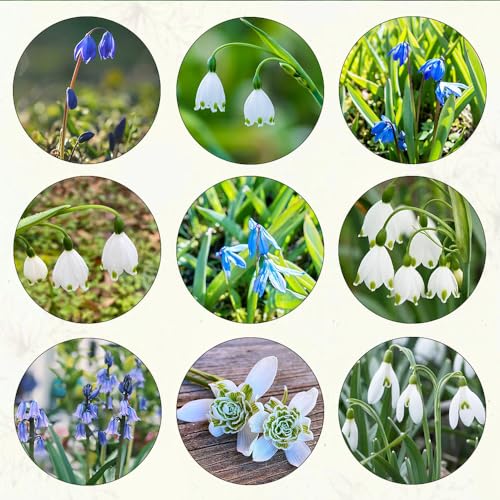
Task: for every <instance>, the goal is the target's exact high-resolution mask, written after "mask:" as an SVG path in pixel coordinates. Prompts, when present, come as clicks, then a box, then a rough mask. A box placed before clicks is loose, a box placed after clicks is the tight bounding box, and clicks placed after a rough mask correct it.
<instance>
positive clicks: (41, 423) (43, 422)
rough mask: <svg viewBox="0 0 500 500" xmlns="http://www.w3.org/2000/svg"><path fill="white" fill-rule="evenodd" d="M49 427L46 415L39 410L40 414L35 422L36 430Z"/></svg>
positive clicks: (41, 409) (43, 411) (42, 410)
mask: <svg viewBox="0 0 500 500" xmlns="http://www.w3.org/2000/svg"><path fill="white" fill-rule="evenodd" d="M48 426H49V419H48V418H47V414H46V413H45V410H44V409H43V408H40V414H39V416H38V418H37V419H36V420H35V427H36V430H37V431H38V430H40V429H46V428H47V427H48Z"/></svg>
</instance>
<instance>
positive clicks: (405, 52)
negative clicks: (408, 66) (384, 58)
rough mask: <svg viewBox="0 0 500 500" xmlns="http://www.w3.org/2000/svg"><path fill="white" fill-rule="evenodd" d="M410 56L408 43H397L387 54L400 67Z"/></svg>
mask: <svg viewBox="0 0 500 500" xmlns="http://www.w3.org/2000/svg"><path fill="white" fill-rule="evenodd" d="M409 54H410V44H409V43H408V42H401V43H398V44H397V45H396V46H395V47H393V48H392V49H391V50H390V51H389V52H388V54H387V55H388V56H392V58H393V59H394V60H395V61H399V64H400V65H401V66H402V65H403V64H404V63H405V62H406V61H407V60H408V56H409Z"/></svg>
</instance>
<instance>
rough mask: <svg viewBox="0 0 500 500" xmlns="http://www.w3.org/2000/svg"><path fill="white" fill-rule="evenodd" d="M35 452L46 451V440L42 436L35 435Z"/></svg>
mask: <svg viewBox="0 0 500 500" xmlns="http://www.w3.org/2000/svg"><path fill="white" fill-rule="evenodd" d="M35 453H38V454H41V453H45V441H44V440H43V437H42V436H36V437H35Z"/></svg>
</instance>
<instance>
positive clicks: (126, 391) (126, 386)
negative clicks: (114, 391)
mask: <svg viewBox="0 0 500 500" xmlns="http://www.w3.org/2000/svg"><path fill="white" fill-rule="evenodd" d="M118 390H119V391H120V392H121V393H122V394H123V396H124V398H125V399H128V397H129V396H130V395H131V394H132V391H133V390H134V383H133V380H132V377H131V376H130V375H125V377H124V378H123V382H120V385H119V386H118Z"/></svg>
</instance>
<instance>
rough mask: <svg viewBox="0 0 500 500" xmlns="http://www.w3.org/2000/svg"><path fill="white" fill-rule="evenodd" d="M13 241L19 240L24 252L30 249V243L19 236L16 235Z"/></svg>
mask: <svg viewBox="0 0 500 500" xmlns="http://www.w3.org/2000/svg"><path fill="white" fill-rule="evenodd" d="M15 239H17V240H19V241H20V242H21V243H22V244H23V245H24V249H25V250H26V252H27V251H28V250H29V249H30V248H31V245H30V242H29V241H28V240H27V239H26V238H25V237H24V236H21V235H20V234H16V236H15Z"/></svg>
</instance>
